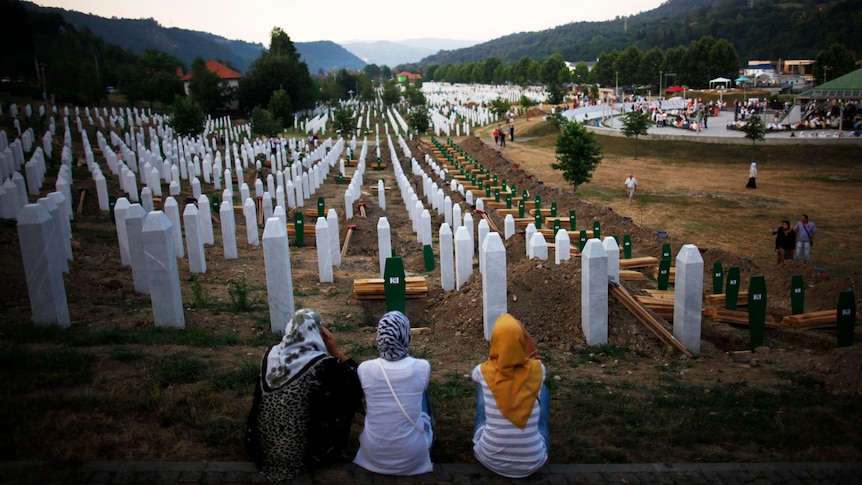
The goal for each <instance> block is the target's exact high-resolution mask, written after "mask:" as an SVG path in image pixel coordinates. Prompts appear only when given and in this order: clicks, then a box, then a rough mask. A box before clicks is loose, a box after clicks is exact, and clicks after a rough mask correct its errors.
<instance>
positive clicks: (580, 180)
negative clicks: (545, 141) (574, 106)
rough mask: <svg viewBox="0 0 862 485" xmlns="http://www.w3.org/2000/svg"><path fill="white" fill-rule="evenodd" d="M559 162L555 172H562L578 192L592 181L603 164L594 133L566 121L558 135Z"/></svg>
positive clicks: (575, 123) (578, 124) (574, 122)
mask: <svg viewBox="0 0 862 485" xmlns="http://www.w3.org/2000/svg"><path fill="white" fill-rule="evenodd" d="M556 158H557V162H556V163H553V164H551V168H553V169H554V170H561V171H562V172H563V178H564V179H565V180H566V182H569V183H570V184H572V186H573V190H578V186H579V185H581V184H585V183H587V182H589V181H590V180H592V178H593V172H594V171H595V170H596V167H598V166H599V164H600V163H601V162H602V148H601V147H600V146H599V145H598V143H597V142H596V139H595V136H593V134H592V132H590V131H587V129H586V127H584V126H583V125H581V124H580V123H578V122H577V121H564V122H563V123H562V124H561V125H560V133H559V134H558V135H557V157H556Z"/></svg>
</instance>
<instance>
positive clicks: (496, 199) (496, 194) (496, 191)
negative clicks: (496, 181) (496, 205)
mask: <svg viewBox="0 0 862 485" xmlns="http://www.w3.org/2000/svg"><path fill="white" fill-rule="evenodd" d="M494 202H500V189H494Z"/></svg>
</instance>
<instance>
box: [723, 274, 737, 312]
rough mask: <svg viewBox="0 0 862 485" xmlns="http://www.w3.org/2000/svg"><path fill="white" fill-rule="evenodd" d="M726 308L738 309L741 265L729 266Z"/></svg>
mask: <svg viewBox="0 0 862 485" xmlns="http://www.w3.org/2000/svg"><path fill="white" fill-rule="evenodd" d="M724 295H725V300H724V308H726V309H728V310H736V304H737V303H738V301H739V266H731V267H730V268H727V288H726V289H725V290H724Z"/></svg>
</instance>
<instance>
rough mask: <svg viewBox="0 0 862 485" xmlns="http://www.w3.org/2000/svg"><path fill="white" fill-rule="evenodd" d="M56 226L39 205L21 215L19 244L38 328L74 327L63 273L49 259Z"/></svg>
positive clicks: (23, 210) (29, 206) (54, 262)
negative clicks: (52, 235) (49, 326)
mask: <svg viewBox="0 0 862 485" xmlns="http://www.w3.org/2000/svg"><path fill="white" fill-rule="evenodd" d="M52 225H53V222H52V221H51V216H50V215H49V214H48V211H46V210H45V209H44V207H42V206H40V205H39V204H27V205H25V206H24V207H23V208H22V209H21V211H20V212H19V214H18V223H17V229H18V242H19V244H20V246H21V259H22V261H23V263H24V274H25V276H26V278H27V291H28V293H29V296H30V310H31V311H32V312H33V322H34V323H35V324H37V325H57V326H60V327H63V328H66V327H68V326H69V325H71V319H70V318H69V306H68V303H67V301H66V287H65V283H64V282H63V273H62V271H61V270H60V268H58V267H56V260H55V259H54V258H50V257H47V253H48V251H50V250H51V246H50V242H49V237H50V236H49V234H50V231H51V229H50V227H51V226H52Z"/></svg>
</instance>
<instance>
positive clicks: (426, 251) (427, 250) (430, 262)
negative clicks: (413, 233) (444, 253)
mask: <svg viewBox="0 0 862 485" xmlns="http://www.w3.org/2000/svg"><path fill="white" fill-rule="evenodd" d="M422 257H423V258H424V259H425V271H434V250H433V249H431V245H430V244H426V245H425V246H423V247H422Z"/></svg>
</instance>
